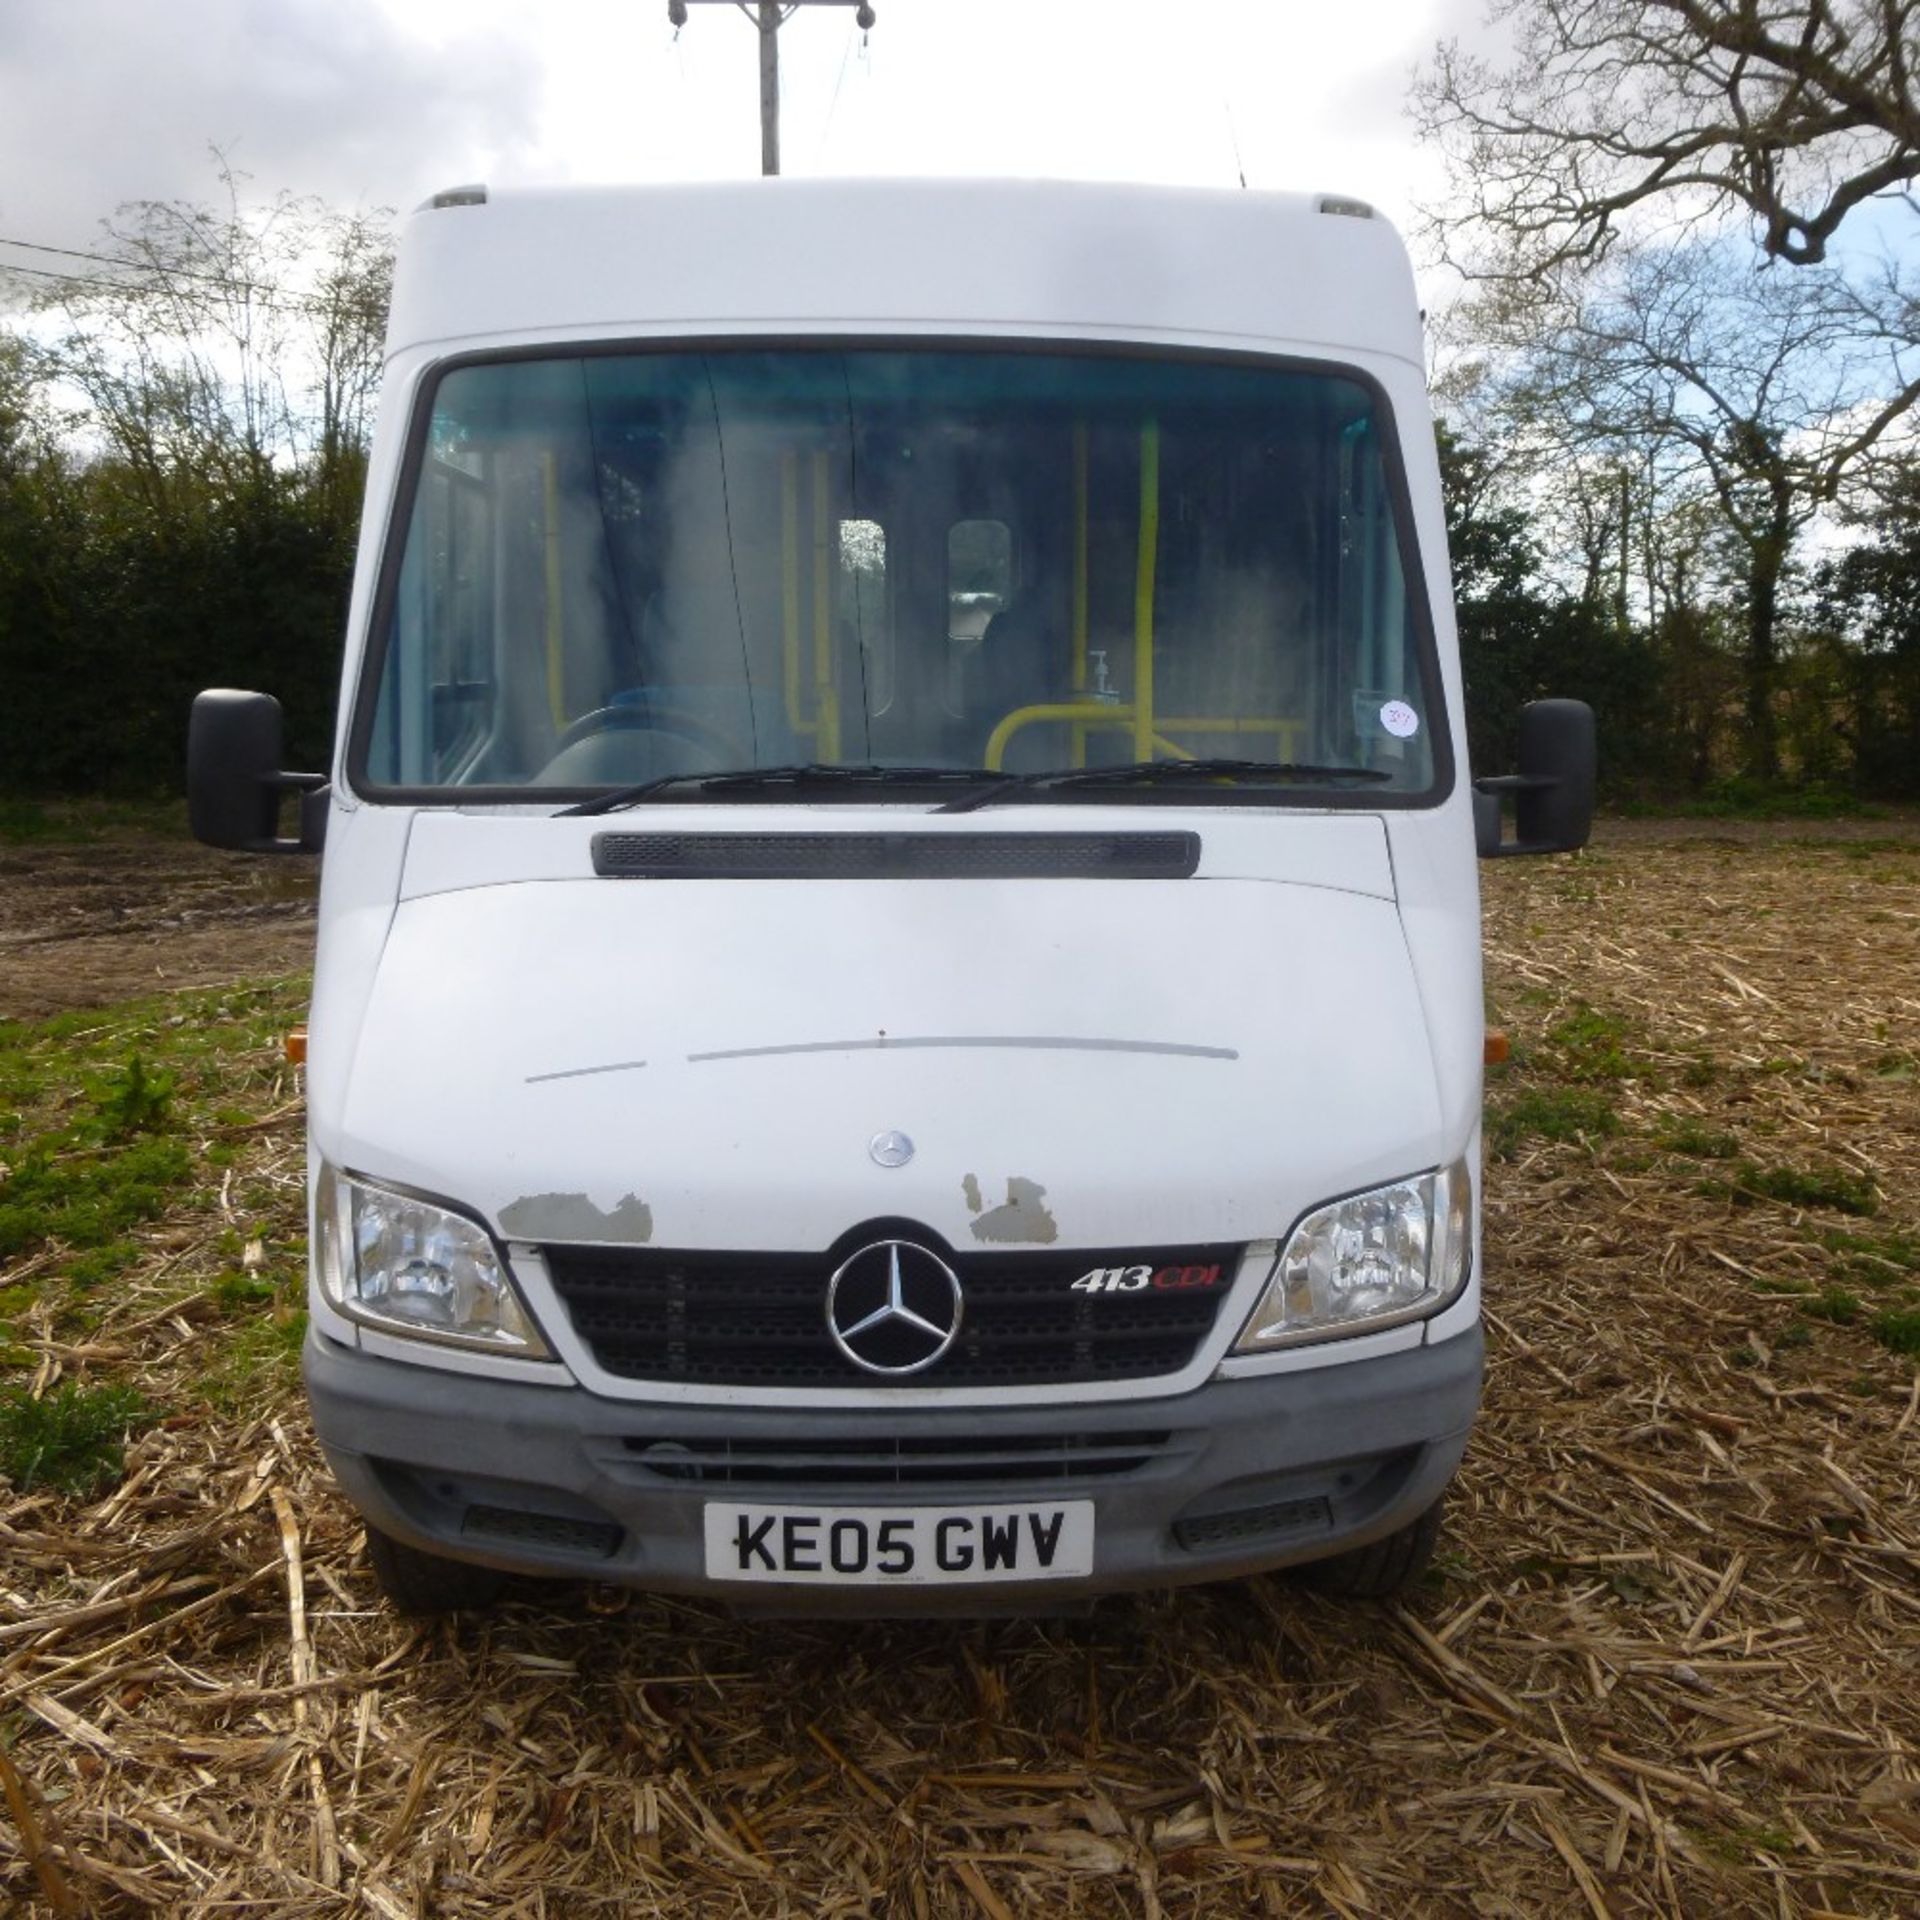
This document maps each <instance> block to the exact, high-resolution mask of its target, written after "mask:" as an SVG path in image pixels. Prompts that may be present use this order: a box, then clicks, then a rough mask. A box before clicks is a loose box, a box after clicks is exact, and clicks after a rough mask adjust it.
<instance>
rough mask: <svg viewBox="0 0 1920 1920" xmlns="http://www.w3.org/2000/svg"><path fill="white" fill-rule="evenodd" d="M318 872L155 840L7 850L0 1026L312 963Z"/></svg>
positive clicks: (0, 891) (283, 861) (125, 837)
mask: <svg viewBox="0 0 1920 1920" xmlns="http://www.w3.org/2000/svg"><path fill="white" fill-rule="evenodd" d="M318 866H319V862H318V861H317V860H316V859H314V858H312V857H311V856H308V855H304V854H295V855H274V856H270V857H269V856H261V855H252V854H235V853H216V852H214V851H213V850H212V849H210V848H207V847H202V846H198V845H196V844H195V843H194V842H193V841H191V840H188V839H186V838H184V837H182V836H180V835H177V834H167V833H158V832H150V833H140V832H134V833H123V834H118V835H115V836H114V837H112V838H104V837H103V838H101V839H99V840H88V841H82V842H79V843H77V844H59V843H55V844H50V845H49V844H40V843H37V842H33V841H27V842H24V843H14V844H9V843H7V842H5V841H4V840H0V1020H4V1019H14V1020H22V1019H33V1018H37V1017H38V1016H40V1015H42V1014H48V1013H60V1012H64V1011H66V1010H67V1009H69V1008H72V1007H92V1006H105V1005H108V1004H110V1003H111V1002H113V1001H116V1000H129V999H132V998H133V997H134V996H135V995H136V994H146V993H164V992H168V991H170V990H172V989H174V988H179V987H209V986H219V985H222V984H223V983H224V982H226V981H229V980H236V979H245V978H248V977H250V976H252V975H255V974H268V973H287V972H291V971H292V970H293V969H294V968H296V967H304V966H306V965H307V964H308V963H309V962H310V960H311V958H312V951H313V899H314V890H315V887H316V884H317V880H318Z"/></svg>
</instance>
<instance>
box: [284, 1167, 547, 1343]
mask: <svg viewBox="0 0 1920 1920" xmlns="http://www.w3.org/2000/svg"><path fill="white" fill-rule="evenodd" d="M314 1226H315V1240H314V1253H315V1262H314V1264H315V1270H316V1271H317V1272H318V1274H319V1277H320V1290H321V1292H322V1293H324V1294H325V1295H326V1297H327V1299H328V1300H329V1301H331V1302H332V1304H333V1305H334V1306H336V1307H338V1308H339V1310H340V1311H341V1312H342V1313H344V1314H345V1315H346V1316H347V1317H348V1318H349V1319H350V1320H358V1321H360V1322H361V1323H362V1324H363V1325H366V1326H370V1327H379V1328H381V1329H383V1330H384V1331H386V1332H388V1333H399V1334H412V1335H414V1336H415V1337H416V1338H419V1339H424V1340H440V1341H448V1342H452V1343H453V1344H455V1345H458V1346H463V1347H484V1348H487V1349H489V1350H490V1351H492V1352H494V1353H512V1354H519V1355H522V1356H525V1357H530V1358H534V1359H544V1358H545V1357H546V1355H547V1345H546V1342H545V1341H544V1340H542V1339H541V1338H540V1335H539V1332H538V1330H537V1329H536V1328H535V1326H534V1324H533V1319H532V1316H531V1315H530V1314H529V1313H528V1312H527V1310H526V1308H525V1307H523V1306H522V1305H521V1304H520V1296H519V1295H518V1294H517V1293H515V1292H514V1289H513V1282H512V1281H511V1280H510V1279H509V1278H508V1277H507V1268H506V1262H505V1261H504V1260H502V1259H501V1257H500V1252H499V1249H498V1248H497V1247H495V1245H494V1244H493V1238H492V1236H491V1235H490V1234H489V1233H488V1232H487V1230H486V1229H485V1228H484V1227H482V1226H480V1225H479V1224H478V1223H476V1222H475V1221H472V1220H469V1219H467V1218H466V1216H465V1215H463V1214H458V1213H450V1212H449V1211H448V1210H447V1209H446V1208H445V1207H436V1206H435V1205H434V1204H433V1203H432V1202H431V1201H430V1200H416V1199H415V1198H414V1197H413V1196H412V1195H411V1194H405V1193H394V1192H392V1191H391V1190H390V1189H388V1188H386V1187H375V1186H370V1185H368V1184H367V1183H366V1182H365V1181H363V1180H356V1179H354V1178H352V1177H351V1176H350V1175H348V1174H344V1173H337V1172H335V1171H334V1169H333V1168H332V1167H329V1166H326V1165H324V1164H323V1165H322V1167H321V1169H320V1177H319V1180H318V1182H317V1184H316V1186H315V1190H314Z"/></svg>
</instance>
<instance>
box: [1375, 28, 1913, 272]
mask: <svg viewBox="0 0 1920 1920" xmlns="http://www.w3.org/2000/svg"><path fill="white" fill-rule="evenodd" d="M1489 9H1490V22H1491V23H1492V24H1494V25H1496V26H1498V27H1500V28H1501V29H1503V30H1504V31H1505V33H1506V35H1507V37H1508V38H1509V40H1510V48H1509V52H1508V56H1507V57H1506V58H1505V59H1504V60H1503V61H1500V62H1493V61H1489V60H1486V59H1483V58H1480V57H1476V56H1474V55H1471V54H1468V53H1466V52H1463V51H1462V50H1461V48H1460V46H1459V44H1458V43H1457V42H1447V43H1443V44H1442V45H1441V46H1440V47H1439V48H1438V49H1437V50H1436V53H1435V57H1434V60H1433V63H1432V65H1431V66H1430V67H1428V68H1427V69H1426V70H1425V71H1424V72H1422V73H1421V74H1420V76H1419V77H1418V78H1417V79H1416V81H1415V84H1414V92H1413V111H1414V116H1415V118H1416V120H1417V121H1418V123H1419V125H1420V127H1421V130H1422V132H1423V133H1425V134H1427V135H1429V136H1430V137H1433V138H1435V139H1437V140H1438V141H1439V142H1440V143H1441V145H1442V147H1443V149H1444V152H1445V154H1446V158H1447V165H1448V174H1449V183H1450V189H1451V191H1450V195H1449V206H1450V212H1451V213H1452V215H1453V216H1454V220H1453V221H1452V222H1450V221H1448V220H1446V219H1443V218H1441V217H1435V218H1433V219H1432V220H1431V221H1430V225H1431V226H1432V228H1433V229H1434V231H1435V232H1436V233H1437V234H1438V236H1439V237H1440V239H1441V242H1442V245H1443V247H1444V248H1445V250H1446V251H1447V253H1448V254H1449V257H1450V258H1451V259H1452V260H1453V261H1454V263H1455V264H1456V265H1459V266H1461V267H1462V268H1463V269H1464V270H1465V271H1467V272H1469V273H1470V274H1473V275H1475V276H1476V277H1478V276H1484V275H1489V274H1501V273H1520V274H1537V273H1540V272H1543V271H1551V270H1552V269H1554V268H1557V267H1562V266H1566V265H1569V264H1577V263H1582V262H1590V261H1593V260H1596V259H1599V258H1601V257H1603V256H1604V255H1605V254H1606V253H1607V252H1608V250H1609V249H1610V248H1611V247H1612V246H1613V244H1614V243H1615V241H1616V240H1617V239H1618V238H1619V236H1620V233H1621V229H1622V223H1623V218H1624V216H1626V215H1627V214H1629V213H1630V212H1631V211H1633V210H1634V209H1638V208H1652V207H1655V206H1657V207H1658V208H1659V209H1660V210H1661V211H1664V212H1666V213H1668V214H1677V215H1679V216H1681V217H1682V218H1685V217H1687V216H1690V215H1696V214H1705V215H1710V214H1714V213H1722V212H1725V211H1726V210H1728V209H1729V208H1734V207H1740V208H1745V209H1746V210H1747V211H1748V213H1750V215H1751V216H1752V218H1753V220H1754V222H1755V225H1756V229H1757V232H1758V236H1759V239H1760V243H1761V245H1762V247H1763V248H1764V249H1765V251H1766V252H1767V253H1768V254H1769V255H1772V256H1774V257H1777V258H1779V259H1781V260H1785V261H1790V262H1793V263H1795V264H1801V265H1804V264H1809V263H1814V262H1818V261H1820V260H1823V259H1824V258H1825V257H1826V251H1827V246H1828V243H1829V241H1830V240H1831V239H1832V238H1833V235H1834V234H1835V232H1836V231H1837V230H1838V228H1839V227H1840V225H1841V223H1842V221H1844V220H1845V219H1846V218H1847V216H1848V215H1849V214H1851V213H1852V212H1853V211H1854V210H1855V209H1856V208H1857V207H1858V206H1859V205H1860V204H1861V203H1862V202H1863V201H1865V200H1867V199H1869V198H1870V197H1872V196H1874V195H1883V194H1906V193H1907V192H1908V191H1909V190H1910V189H1911V188H1912V185H1913V183H1914V181H1915V179H1916V178H1917V177H1920V95H1916V91H1915V69H1916V67H1920V7H1917V6H1916V4H1915V0H1489ZM1462 214H1464V217H1465V220H1466V222H1467V224H1466V227H1465V229H1464V231H1463V230H1462V229H1461V228H1460V227H1459V226H1458V225H1457V224H1455V223H1456V222H1457V221H1458V219H1459V218H1460V216H1461V215H1462Z"/></svg>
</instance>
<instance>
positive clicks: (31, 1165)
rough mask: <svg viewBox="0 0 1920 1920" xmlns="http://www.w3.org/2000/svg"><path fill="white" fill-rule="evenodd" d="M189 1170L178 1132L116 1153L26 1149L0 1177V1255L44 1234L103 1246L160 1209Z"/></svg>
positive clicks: (188, 1157) (190, 1164) (28, 1245)
mask: <svg viewBox="0 0 1920 1920" xmlns="http://www.w3.org/2000/svg"><path fill="white" fill-rule="evenodd" d="M192 1177H193V1156H192V1154H191V1153H189V1152H188V1150H187V1147H186V1144H185V1143H184V1142H183V1141H179V1140H142V1141H140V1142H139V1143H138V1144H137V1145H136V1146H133V1147H129V1148H127V1149H126V1150H125V1151H124V1152H120V1153H111V1154H103V1153H87V1152H84V1151H83V1152H80V1153H76V1154H72V1155H66V1156H56V1155H55V1154H53V1153H50V1152H48V1151H47V1150H46V1148H45V1147H44V1146H43V1147H41V1148H39V1149H38V1150H35V1151H30V1152H29V1153H28V1154H26V1155H25V1156H24V1157H23V1158H22V1159H21V1161H20V1163H19V1164H18V1165H16V1166H15V1167H14V1169H13V1171H12V1172H11V1173H10V1174H9V1175H8V1176H7V1178H6V1180H5V1182H4V1183H0V1257H5V1256H10V1255H13V1254H18V1253H24V1252H26V1251H27V1250H28V1249H30V1248H32V1247H36V1246H38V1245H40V1244H41V1243H42V1242H44V1241H48V1240H58V1241H62V1242H64V1243H65V1244H66V1245H67V1246H70V1247H83V1248H84V1247H104V1246H106V1245H107V1244H108V1243H109V1242H112V1241H116V1240H118V1239H119V1238H120V1237H121V1236H122V1235H123V1234H124V1233H125V1232H126V1231H127V1229H128V1228H129V1227H136V1226H138V1225H140V1224H141V1222H143V1221H147V1220H152V1219H154V1218H156V1217H157V1216H158V1215H159V1214H160V1213H161V1212H163V1211H164V1210H165V1208H166V1206H167V1203H168V1201H169V1200H170V1199H171V1198H172V1195H173V1190H174V1189H176V1188H179V1187H183V1186H185V1185H186V1184H187V1183H188V1181H190V1180H191V1179H192Z"/></svg>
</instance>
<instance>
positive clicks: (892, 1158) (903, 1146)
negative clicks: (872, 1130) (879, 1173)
mask: <svg viewBox="0 0 1920 1920" xmlns="http://www.w3.org/2000/svg"><path fill="white" fill-rule="evenodd" d="M867 1151H868V1153H870V1154H871V1155H872V1156H873V1164H874V1165H875V1166H876V1167H904V1166H905V1165H906V1164H907V1162H908V1161H909V1160H911V1159H912V1158H913V1142H912V1141H911V1140H909V1139H908V1138H907V1136H906V1135H905V1134H904V1133H896V1132H894V1131H893V1130H891V1129H889V1130H888V1131H887V1132H885V1133H876V1134H875V1135H874V1136H873V1138H872V1139H871V1140H869V1141H868V1142H867Z"/></svg>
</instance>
